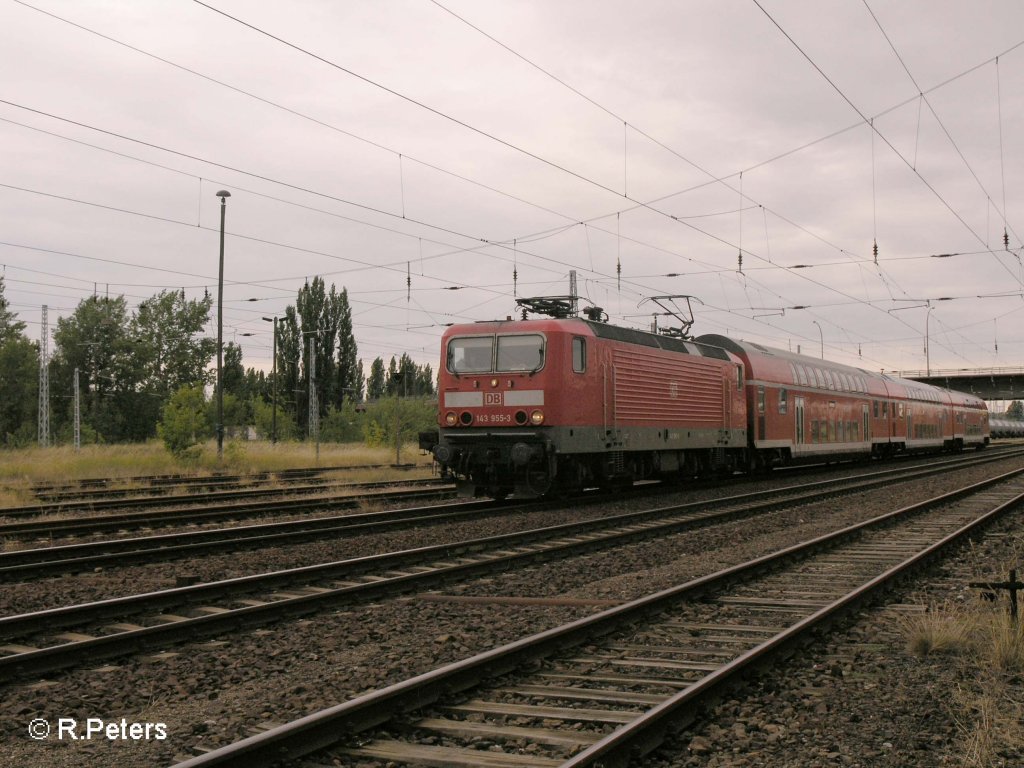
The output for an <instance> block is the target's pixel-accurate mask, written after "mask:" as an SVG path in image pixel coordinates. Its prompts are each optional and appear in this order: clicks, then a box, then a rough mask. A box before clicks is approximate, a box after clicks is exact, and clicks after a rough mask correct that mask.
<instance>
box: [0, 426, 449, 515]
mask: <svg viewBox="0 0 1024 768" xmlns="http://www.w3.org/2000/svg"><path fill="white" fill-rule="evenodd" d="M394 462H395V449H394V448H393V447H391V448H369V447H367V446H366V445H364V444H362V443H351V444H350V443H344V444H342V443H322V444H321V445H320V457H319V461H318V460H317V456H316V449H315V446H313V445H310V444H307V443H277V444H272V443H270V442H262V441H249V442H245V441H228V442H226V443H225V444H224V458H223V460H221V461H218V459H217V446H216V443H214V442H213V441H209V442H208V443H206V444H204V445H202V446H201V447H200V450H199V451H197V452H196V455H195V457H194V458H193V459H192V460H190V461H186V462H182V461H179V460H177V459H175V458H174V457H173V456H172V455H171V454H170V453H168V452H167V451H166V450H165V448H164V446H163V443H162V442H159V441H150V442H148V443H140V444H135V445H89V446H82V448H81V450H79V451H76V450H75V449H74V448H73V447H70V446H58V447H53V448H39V447H32V448H23V449H15V450H4V451H0V506H18V505H21V504H29V503H33V502H34V501H35V497H34V496H33V494H32V493H31V490H30V486H31V485H33V484H36V483H63V482H69V481H75V480H83V479H87V478H101V477H103V478H114V479H123V480H125V481H127V478H130V477H135V476H140V475H169V474H185V475H191V476H198V477H202V476H207V475H211V474H213V473H215V472H225V471H226V472H239V473H249V472H259V471H274V470H281V469H299V468H305V467H315V466H320V467H348V466H360V465H366V464H383V465H390V464H393V463H394ZM401 463H409V464H412V463H416V464H420V465H423V467H429V466H430V461H429V457H424V456H421V455H420V452H419V450H418V449H417V448H416V446H415V445H412V444H408V445H405V446H403V448H402V451H401ZM357 474H361V471H357V472H353V473H349V474H346V475H341V474H340V473H339V477H342V476H344V477H349V476H351V479H352V480H353V482H358V481H359V480H360V479H361V478H359V477H356V475H357ZM369 475H370V476H371V477H372V479H381V480H386V479H389V478H402V477H409V476H411V475H409V474H408V473H407V472H401V471H395V470H391V469H386V470H382V471H374V472H372V473H369Z"/></svg>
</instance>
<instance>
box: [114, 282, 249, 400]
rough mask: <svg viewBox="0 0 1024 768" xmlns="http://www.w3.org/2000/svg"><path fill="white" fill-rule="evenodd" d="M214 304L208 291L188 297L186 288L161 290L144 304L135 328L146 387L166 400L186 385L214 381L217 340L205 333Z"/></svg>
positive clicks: (136, 354)
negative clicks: (212, 371) (212, 362)
mask: <svg viewBox="0 0 1024 768" xmlns="http://www.w3.org/2000/svg"><path fill="white" fill-rule="evenodd" d="M212 306H213V298H212V297H211V296H209V295H208V294H207V295H206V296H204V297H203V298H202V299H194V300H188V299H186V298H185V292H184V291H161V292H160V293H158V294H157V295H156V296H153V297H152V298H150V299H146V300H145V301H143V302H142V303H141V304H139V308H138V311H137V312H136V314H135V317H134V319H133V321H132V329H131V330H132V335H133V337H134V339H135V341H136V343H137V347H136V349H135V350H134V353H135V362H136V365H138V367H139V368H140V369H141V376H140V384H141V387H142V389H143V390H144V391H146V392H151V393H155V394H156V395H157V396H158V397H159V398H160V399H161V400H166V399H167V398H168V397H170V395H171V393H172V392H177V391H178V390H179V389H181V388H182V387H190V386H193V385H196V384H204V383H208V382H209V380H210V374H209V373H208V368H209V365H210V360H211V359H212V358H213V356H214V355H215V354H216V353H217V342H216V341H215V340H214V339H211V338H207V337H205V336H200V334H201V333H202V332H203V329H204V328H205V326H206V324H207V323H208V322H209V321H210V308H211V307H212ZM228 346H230V344H229V345H228ZM225 391H227V387H226V386H225Z"/></svg>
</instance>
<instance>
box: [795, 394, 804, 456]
mask: <svg viewBox="0 0 1024 768" xmlns="http://www.w3.org/2000/svg"><path fill="white" fill-rule="evenodd" d="M793 414H794V416H795V418H796V443H797V445H803V443H804V399H803V398H802V397H794V398H793Z"/></svg>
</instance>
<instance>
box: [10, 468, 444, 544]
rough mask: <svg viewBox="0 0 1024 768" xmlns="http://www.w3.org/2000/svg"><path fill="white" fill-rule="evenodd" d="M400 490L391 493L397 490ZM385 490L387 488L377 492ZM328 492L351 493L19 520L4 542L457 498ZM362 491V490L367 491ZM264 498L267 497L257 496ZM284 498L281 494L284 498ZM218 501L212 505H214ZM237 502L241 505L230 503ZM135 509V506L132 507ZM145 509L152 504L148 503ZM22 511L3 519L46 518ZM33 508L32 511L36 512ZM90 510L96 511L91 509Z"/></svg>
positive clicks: (418, 485)
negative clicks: (41, 518)
mask: <svg viewBox="0 0 1024 768" xmlns="http://www.w3.org/2000/svg"><path fill="white" fill-rule="evenodd" d="M396 486H398V489H397V490H387V489H395V487H396ZM375 489H381V490H375ZM328 491H334V492H338V491H350V492H351V493H347V494H346V495H338V496H328V497H324V498H317V499H309V498H298V499H291V498H289V499H280V498H275V499H271V500H267V501H253V502H242V503H237V502H236V499H245V498H248V497H249V496H248V495H247V494H245V493H238V494H236V493H235V492H232V493H231V495H230V497H227V498H225V497H221V496H218V495H214V496H213V498H211V495H209V494H205V495H200V496H195V497H193V496H189V497H184V498H185V499H186V500H187V501H197V502H198V501H200V500H205V502H206V503H205V504H203V505H201V506H185V507H176V508H170V509H162V510H150V511H143V512H123V513H118V514H105V515H89V516H83V517H59V518H47V519H43V520H35V519H29V520H15V521H14V522H8V523H0V539H3V538H18V539H24V538H26V537H30V536H31V537H48V538H56V537H66V536H89V535H93V534H97V533H102V532H105V531H130V530H139V529H143V528H150V529H151V528H166V527H170V526H175V525H179V526H180V525H192V524H195V523H205V522H211V521H220V520H238V519H242V518H246V517H263V516H266V515H275V514H295V513H297V512H303V511H309V510H311V509H353V508H355V507H358V506H359V505H360V504H362V503H364V502H367V501H384V502H393V501H399V500H401V501H408V500H416V499H428V498H445V497H451V496H454V493H455V489H454V486H450V485H445V484H442V483H441V481H439V480H403V481H397V482H387V483H346V484H344V485H340V486H335V487H333V488H332V487H327V486H324V487H321V488H320V492H328ZM359 491H362V492H361V493H360V492H359ZM252 495H257V496H258V495H263V494H252ZM278 495H280V494H278ZM174 501H177V500H176V499H172V498H171V497H166V498H164V499H163V500H162V502H163V503H162V504H161V506H165V507H166V506H169V505H170V503H171V502H174ZM211 501H212V502H214V503H210V502H211ZM225 502H236V503H225ZM124 506H125V503H124V502H119V503H118V504H117V506H116V507H113V508H117V509H120V508H123V507H124ZM128 506H134V505H128ZM143 506H149V505H148V504H147V505H143ZM22 509H23V508H18V511H16V512H15V513H13V514H10V515H8V514H7V512H8V510H0V517H36V516H39V515H40V514H45V513H39V512H36V513H34V514H22V513H21V510H22ZM30 509H31V508H30ZM90 509H92V508H91V507H90ZM66 511H67V510H66V509H64V508H63V507H60V506H59V505H58V506H56V507H55V508H54V509H52V510H49V514H54V513H63V512H66Z"/></svg>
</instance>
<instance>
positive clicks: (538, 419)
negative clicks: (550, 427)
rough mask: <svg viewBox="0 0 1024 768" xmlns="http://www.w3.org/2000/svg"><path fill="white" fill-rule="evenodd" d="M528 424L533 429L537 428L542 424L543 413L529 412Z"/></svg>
mask: <svg viewBox="0 0 1024 768" xmlns="http://www.w3.org/2000/svg"><path fill="white" fill-rule="evenodd" d="M530 423H531V424H533V426H535V427H539V426H540V425H541V424H543V423H544V411H531V412H530Z"/></svg>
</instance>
